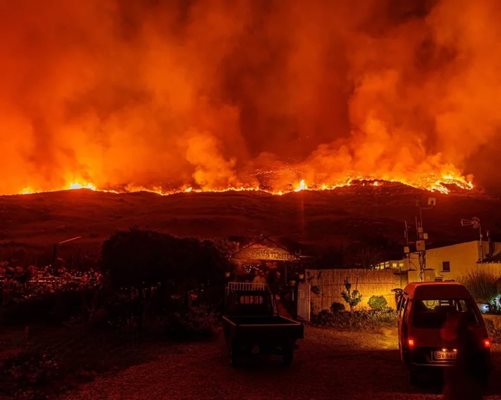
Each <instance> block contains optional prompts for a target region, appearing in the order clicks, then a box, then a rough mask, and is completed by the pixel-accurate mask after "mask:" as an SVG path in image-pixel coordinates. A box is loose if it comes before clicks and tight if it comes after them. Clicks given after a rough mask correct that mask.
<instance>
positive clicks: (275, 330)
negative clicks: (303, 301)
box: [223, 282, 304, 366]
mask: <svg viewBox="0 0 501 400" xmlns="http://www.w3.org/2000/svg"><path fill="white" fill-rule="evenodd" d="M225 306H226V311H225V315H224V316H223V328H224V334H225V338H226V342H227V345H228V349H229V352H230V355H231V362H232V364H233V365H235V366H236V365H239V364H240V362H241V359H242V357H243V356H245V355H250V354H252V353H254V352H257V351H259V352H260V353H264V354H278V355H281V356H282V357H283V363H284V365H290V364H291V363H292V360H293V357H294V348H295V344H296V340H298V339H302V338H303V337H304V326H303V324H301V323H300V322H297V321H294V320H292V319H289V318H286V317H283V316H280V315H278V313H277V309H276V305H275V301H274V298H273V295H272V293H271V292H270V290H269V289H268V287H267V286H266V285H265V284H261V283H244V282H230V283H229V284H228V286H227V288H226V305H225Z"/></svg>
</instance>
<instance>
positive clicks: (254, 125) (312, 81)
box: [0, 0, 501, 193]
mask: <svg viewBox="0 0 501 400" xmlns="http://www.w3.org/2000/svg"><path fill="white" fill-rule="evenodd" d="M500 18H501V2H499V1H498V0H479V1H469V0H412V1H411V0H367V1H361V2H358V3H357V4H356V5H355V4H354V3H353V2H348V1H342V0H338V1H336V0H313V1H300V0H287V1H281V0H280V1H279V0H274V1H273V0H255V1H251V0H209V1H201V0H198V1H195V0H191V1H189V0H185V1H181V0H172V1H162V0H123V1H119V0H88V1H84V2H72V1H67V0H47V1H43V2H42V1H38V0H18V1H0V22H1V25H0V77H1V79H0V109H1V110H2V113H1V114H0V140H1V150H2V151H1V154H2V155H1V157H0V168H1V170H2V171H3V174H2V175H3V179H2V180H1V181H0V193H17V192H20V191H21V190H23V188H28V187H29V188H32V189H33V190H52V189H59V188H63V187H65V186H66V185H68V184H69V183H71V182H82V183H86V182H89V183H92V184H94V185H96V186H97V187H99V188H103V189H105V188H108V189H118V190H120V189H127V188H134V187H146V188H162V189H163V190H172V189H183V188H187V187H192V188H194V189H224V188H227V187H239V186H248V187H261V188H266V189H274V190H289V189H291V188H292V187H293V185H294V184H295V183H296V182H298V181H299V180H301V179H305V180H306V182H307V183H308V184H309V185H310V186H312V185H313V186H320V185H327V186H330V185H336V184H339V183H342V182H345V181H346V180H347V179H348V178H359V177H365V178H376V179H388V180H399V181H404V182H407V183H411V184H414V185H421V186H429V185H432V184H433V183H434V182H435V181H436V180H444V179H445V178H444V177H447V176H452V177H456V178H461V177H466V176H467V175H468V174H473V175H475V176H476V177H475V182H478V183H480V184H481V185H487V186H489V185H490V186H497V185H498V184H499V181H500V174H499V173H498V172H496V171H497V170H498V169H497V168H496V169H493V167H494V166H495V162H496V159H495V158H496V157H495V155H496V152H495V151H494V150H493V149H496V148H499V147H498V146H499V145H500V144H501V113H499V106H500V104H501V74H500V73H499V71H501V48H500V47H501V24H499V20H500ZM487 155H489V156H490V157H491V159H486V156H487ZM445 180H446V179H445Z"/></svg>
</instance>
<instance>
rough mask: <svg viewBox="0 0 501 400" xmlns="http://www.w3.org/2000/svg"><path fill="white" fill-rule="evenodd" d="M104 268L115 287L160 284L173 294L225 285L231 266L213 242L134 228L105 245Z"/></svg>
mask: <svg viewBox="0 0 501 400" xmlns="http://www.w3.org/2000/svg"><path fill="white" fill-rule="evenodd" d="M102 268H103V270H104V271H105V272H106V273H108V276H109V278H110V281H111V284H112V286H113V287H115V288H119V287H144V286H150V285H155V284H157V283H159V282H160V283H161V284H162V286H163V287H165V288H170V289H171V290H172V291H175V290H177V291H186V290H190V289H195V288H198V287H200V285H201V284H208V283H211V284H214V283H215V282H217V281H220V282H221V283H222V282H223V279H224V278H223V277H224V271H225V270H228V268H229V267H228V262H227V260H226V259H225V258H224V256H223V255H222V254H221V253H220V252H219V251H218V250H217V249H216V247H215V246H214V244H213V243H211V242H209V241H199V240H197V239H179V238H176V237H173V236H170V235H165V234H161V233H158V232H152V231H142V230H138V229H132V230H130V231H127V232H118V233H116V234H114V235H113V236H112V237H110V238H109V239H108V240H106V241H105V242H104V244H103V249H102Z"/></svg>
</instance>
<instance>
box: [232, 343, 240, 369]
mask: <svg viewBox="0 0 501 400" xmlns="http://www.w3.org/2000/svg"><path fill="white" fill-rule="evenodd" d="M230 356H231V365H232V366H233V367H238V366H240V365H241V351H240V346H239V345H238V344H236V343H233V344H232V345H231V346H230Z"/></svg>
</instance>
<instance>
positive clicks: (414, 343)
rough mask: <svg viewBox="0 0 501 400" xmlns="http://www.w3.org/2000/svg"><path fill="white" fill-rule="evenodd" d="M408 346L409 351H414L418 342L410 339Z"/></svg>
mask: <svg viewBox="0 0 501 400" xmlns="http://www.w3.org/2000/svg"><path fill="white" fill-rule="evenodd" d="M407 345H408V346H409V349H411V350H412V349H413V348H414V347H416V341H415V340H414V339H413V338H408V339H407Z"/></svg>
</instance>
